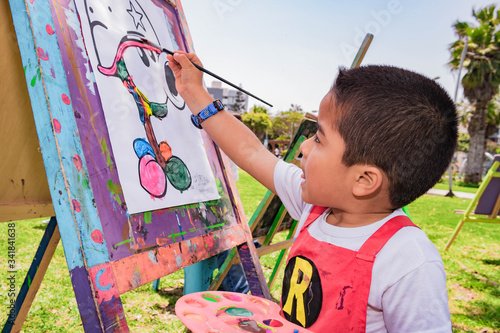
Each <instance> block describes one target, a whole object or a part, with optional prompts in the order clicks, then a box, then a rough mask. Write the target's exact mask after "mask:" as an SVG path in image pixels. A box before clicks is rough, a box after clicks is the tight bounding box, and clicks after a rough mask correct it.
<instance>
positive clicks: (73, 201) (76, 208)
mask: <svg viewBox="0 0 500 333" xmlns="http://www.w3.org/2000/svg"><path fill="white" fill-rule="evenodd" d="M71 202H72V203H73V208H74V209H75V211H76V212H78V213H79V212H80V211H81V210H82V207H81V206H80V203H79V202H78V200H76V199H73V200H71Z"/></svg>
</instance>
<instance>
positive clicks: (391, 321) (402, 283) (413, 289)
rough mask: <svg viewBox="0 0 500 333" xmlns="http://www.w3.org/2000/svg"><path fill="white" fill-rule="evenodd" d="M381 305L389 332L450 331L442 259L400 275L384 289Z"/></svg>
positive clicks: (426, 332)
mask: <svg viewBox="0 0 500 333" xmlns="http://www.w3.org/2000/svg"><path fill="white" fill-rule="evenodd" d="M382 306H383V314H384V322H385V325H386V328H387V331H388V332H408V333H411V332H420V333H421V332H425V333H444V332H447V333H449V332H451V331H452V329H451V320H450V311H449V307H448V294H447V290H446V273H445V271H444V267H443V263H442V262H440V261H431V262H429V261H428V262H425V263H423V264H422V265H420V266H419V267H418V268H416V269H415V270H413V271H411V272H410V273H408V274H407V275H405V276H404V277H402V278H401V279H399V280H398V281H397V282H396V283H395V284H394V285H392V286H391V287H390V288H389V289H387V290H386V292H385V293H384V295H383V298H382Z"/></svg>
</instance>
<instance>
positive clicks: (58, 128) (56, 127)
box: [52, 119, 61, 133]
mask: <svg viewBox="0 0 500 333" xmlns="http://www.w3.org/2000/svg"><path fill="white" fill-rule="evenodd" d="M52 124H53V125H54V131H56V133H61V123H60V122H59V120H57V119H54V120H52Z"/></svg>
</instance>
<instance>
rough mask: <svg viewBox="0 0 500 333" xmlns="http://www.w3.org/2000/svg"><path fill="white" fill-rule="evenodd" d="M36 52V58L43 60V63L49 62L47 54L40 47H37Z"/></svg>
mask: <svg viewBox="0 0 500 333" xmlns="http://www.w3.org/2000/svg"><path fill="white" fill-rule="evenodd" d="M37 51H38V56H39V57H40V59H42V60H45V61H47V60H49V54H48V53H47V52H45V51H44V50H43V49H42V48H41V47H39V48H38V49H37Z"/></svg>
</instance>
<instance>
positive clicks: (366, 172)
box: [352, 165, 384, 197]
mask: <svg viewBox="0 0 500 333" xmlns="http://www.w3.org/2000/svg"><path fill="white" fill-rule="evenodd" d="M383 178H384V177H383V172H382V170H380V169H379V168H377V167H375V166H370V165H360V166H359V169H358V172H357V174H356V181H355V183H354V185H353V189H352V194H354V195H355V196H357V197H365V196H369V195H372V194H375V193H376V192H378V191H380V190H381V189H382V183H383Z"/></svg>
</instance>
